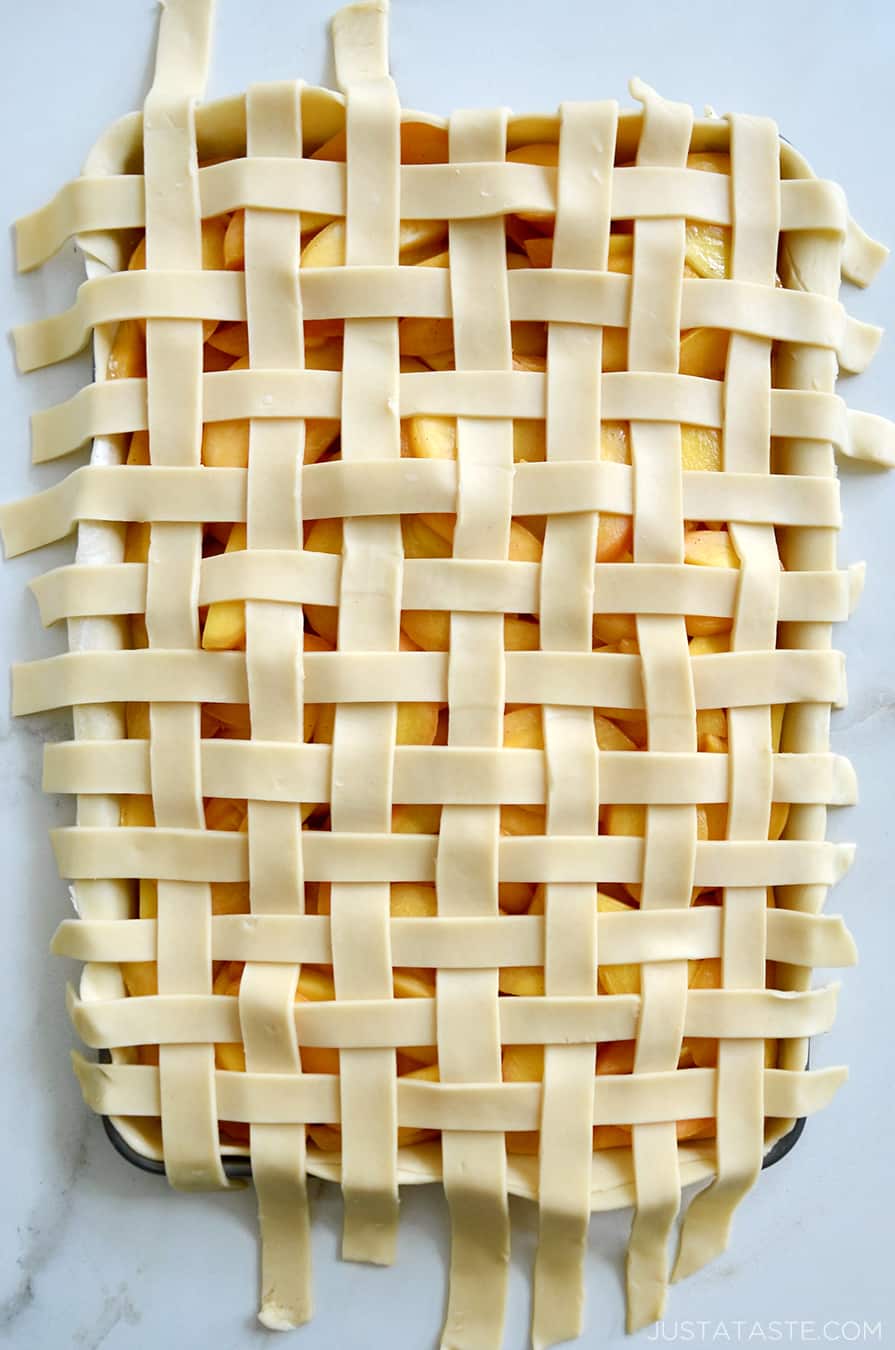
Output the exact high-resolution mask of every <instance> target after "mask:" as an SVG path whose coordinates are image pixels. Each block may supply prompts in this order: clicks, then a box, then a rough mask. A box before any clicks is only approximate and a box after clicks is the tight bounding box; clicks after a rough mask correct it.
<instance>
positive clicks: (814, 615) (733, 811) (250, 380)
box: [0, 0, 893, 1350]
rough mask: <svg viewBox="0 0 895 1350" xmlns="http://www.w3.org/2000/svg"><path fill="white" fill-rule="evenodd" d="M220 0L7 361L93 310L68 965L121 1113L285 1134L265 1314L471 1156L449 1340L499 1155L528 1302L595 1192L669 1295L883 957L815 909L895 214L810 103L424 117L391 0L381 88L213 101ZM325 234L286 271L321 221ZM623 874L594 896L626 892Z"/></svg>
mask: <svg viewBox="0 0 895 1350" xmlns="http://www.w3.org/2000/svg"><path fill="white" fill-rule="evenodd" d="M210 29H211V5H210V3H209V2H208V0H167V4H166V7H165V9H164V13H163V17H162V20H161V33H160V40H159V52H158V63H157V70H156V76H155V80H154V83H153V85H152V89H151V91H150V94H149V96H148V98H147V101H146V104H145V107H144V110H143V113H142V116H140V115H136V114H135V115H134V116H132V117H130V118H127V119H124V120H123V121H122V122H121V123H120V124H118V126H116V127H115V128H113V129H112V131H111V132H110V133H109V134H108V135H107V136H106V137H104V138H103V140H102V141H101V142H100V143H99V145H98V146H97V148H96V149H95V150H94V152H93V154H92V155H91V159H90V161H89V163H88V165H87V168H86V170H85V173H84V175H83V176H82V177H80V178H79V179H78V180H76V181H75V182H73V183H71V184H69V185H68V186H67V187H66V188H65V189H63V190H62V192H60V193H59V195H58V196H57V197H56V198H55V199H54V201H53V202H51V203H50V205H48V206H47V207H45V208H44V209H43V210H41V211H39V212H37V213H35V214H34V215H33V216H31V217H29V218H27V219H26V220H24V221H22V222H20V224H19V234H18V242H19V260H20V264H21V265H22V267H24V268H29V267H33V266H36V265H37V264H39V263H40V262H42V261H44V260H45V259H46V258H47V257H48V256H49V255H50V254H51V253H53V252H54V251H55V250H56V249H57V248H58V247H59V246H60V245H61V243H62V242H63V241H64V240H65V239H67V238H69V237H71V236H74V235H76V236H78V237H79V239H80V242H81V244H82V247H83V248H84V251H85V253H86V254H87V257H88V272H89V277H88V280H87V281H86V282H85V284H84V285H83V286H82V287H81V288H80V290H79V293H78V297H77V302H76V304H75V305H74V306H73V308H72V309H70V310H69V311H67V312H66V313H64V314H62V315H59V316H56V317H53V318H48V319H45V320H42V321H40V322H37V323H33V324H30V325H29V326H27V327H25V328H23V329H20V330H19V331H18V332H17V334H16V343H17V352H18V358H19V362H20V365H21V366H22V368H23V369H31V368H34V367H37V366H41V365H46V364H48V363H51V362H55V361H59V360H62V359H64V358H66V357H68V356H70V355H72V354H73V353H74V352H75V351H77V350H78V349H80V348H81V347H82V346H83V345H84V344H85V343H86V341H87V340H88V337H89V336H90V334H91V333H93V335H94V343H95V352H96V357H97V362H96V371H97V373H96V382H95V383H93V384H91V385H90V386H88V387H87V388H85V389H84V390H82V391H81V392H80V393H79V394H78V395H77V396H76V397H75V398H73V399H72V400H70V401H69V402H68V403H66V404H64V405H61V406H59V407H57V408H53V409H50V410H49V411H46V412H44V413H41V414H38V415H37V416H36V417H35V419H34V428H33V430H34V456H35V459H36V460H39V461H40V460H50V459H54V458H57V457H60V456H64V455H67V454H69V453H71V452H73V451H75V450H77V449H78V448H79V447H81V446H82V445H84V444H85V442H87V441H90V440H91V439H94V438H95V439H94V446H93V452H92V456H91V462H90V463H89V465H85V466H84V467H81V468H78V469H76V470H75V471H74V472H72V473H71V474H70V475H69V476H68V477H67V478H65V479H64V480H63V481H62V482H60V483H59V484H58V485H57V486H56V487H53V488H51V489H49V490H48V491H45V492H43V493H40V494H38V495H37V496H36V497H34V498H32V499H30V500H28V501H25V502H20V503H17V504H16V505H14V506H12V507H7V508H6V509H5V510H4V512H3V514H2V521H0V523H2V527H3V534H4V538H5V542H6V547H7V551H8V552H9V553H18V552H22V551H24V550H27V549H30V548H35V547H37V546H39V545H42V544H45V543H48V542H50V541H51V540H54V539H57V538H60V537H62V536H63V535H65V534H66V533H68V532H69V531H70V530H72V529H73V528H75V526H77V528H78V537H79V546H78V555H77V561H76V562H75V564H74V565H72V566H66V567H61V568H58V569H56V570H55V571H52V572H50V573H48V574H47V575H45V576H44V577H42V578H41V579H40V580H39V581H38V582H37V583H35V591H36V593H37V597H38V601H39V604H40V606H41V612H42V615H43V618H44V619H45V621H46V622H56V621H60V620H63V619H64V620H67V621H68V625H69V637H70V647H71V650H70V651H69V652H68V653H66V654H65V655H61V656H57V657H53V658H51V659H48V660H44V661H38V662H33V663H31V664H29V665H26V666H22V667H19V668H17V670H16V671H15V673H14V700H15V706H16V710H17V711H18V712H20V713H27V712H34V711H39V710H42V709H47V708H52V707H60V706H71V707H72V708H73V709H74V730H75V736H74V739H73V740H72V741H71V742H68V743H65V744H61V745H51V746H48V747H47V750H46V763H45V777H46V786H47V788H48V790H50V791H52V792H67V793H72V794H74V795H75V796H76V798H77V810H78V816H77V824H76V825H75V826H74V827H72V828H66V829H61V830H59V831H57V832H56V835H55V840H54V843H55V848H56V852H57V855H58V859H59V864H60V869H61V871H62V873H63V874H64V875H65V876H67V877H70V878H73V879H74V883H75V890H74V894H75V896H76V900H77V906H78V911H79V917H78V918H77V919H72V920H69V921H66V922H64V923H63V924H62V926H61V928H60V930H59V932H58V934H57V938H56V941H55V947H56V949H57V950H58V951H60V952H63V953H66V954H68V955H72V956H76V957H79V958H81V959H83V960H84V961H85V962H86V963H87V964H86V966H85V969H84V973H83V977H82V981H81V986H80V991H79V993H78V994H74V993H72V994H71V995H70V1011H71V1014H72V1016H73V1019H74V1022H75V1025H76V1027H77V1029H78V1031H79V1032H80V1034H81V1036H82V1038H83V1039H84V1040H85V1041H86V1042H87V1044H88V1045H89V1046H91V1047H94V1048H97V1049H100V1050H102V1051H105V1052H107V1053H106V1054H105V1055H104V1056H103V1057H102V1058H101V1060H100V1062H93V1061H88V1060H86V1059H84V1058H82V1057H80V1056H76V1057H75V1067H76V1071H77V1073H78V1076H79V1078H80V1080H81V1083H82V1086H83V1089H84V1094H85V1097H86V1099H87V1101H88V1102H89V1104H90V1105H91V1106H92V1107H93V1108H94V1109H95V1110H97V1111H101V1112H104V1113H107V1114H110V1115H112V1116H114V1117H116V1118H117V1119H118V1125H119V1128H120V1129H121V1130H122V1131H123V1132H124V1133H125V1135H126V1137H127V1138H128V1139H129V1140H130V1141H131V1142H132V1143H136V1145H137V1146H138V1147H139V1148H140V1149H141V1150H142V1151H143V1152H144V1153H146V1154H147V1155H148V1156H155V1157H157V1158H161V1159H163V1160H164V1165H165V1168H166V1171H167V1175H168V1177H169V1179H170V1181H171V1182H172V1184H173V1185H175V1186H179V1187H184V1188H195V1189H199V1188H205V1187H217V1186H226V1185H227V1184H228V1179H227V1174H226V1171H225V1161H224V1160H225V1159H226V1158H228V1157H230V1156H233V1155H240V1154H241V1155H243V1156H245V1155H248V1156H249V1157H250V1159H251V1167H252V1174H253V1179H254V1185H255V1187H256V1190H257V1193H258V1200H259V1211H260V1223H261V1229H262V1237H263V1268H262V1300H261V1313H260V1316H261V1319H262V1321H263V1322H264V1323H265V1324H266V1325H268V1326H270V1327H279V1328H285V1327H290V1326H294V1325H297V1324H299V1323H301V1322H302V1321H304V1320H306V1319H307V1318H308V1317H309V1316H310V1313H311V1274H310V1262H309V1231H308V1223H309V1218H308V1202H307V1193H306V1178H307V1175H308V1174H309V1173H316V1174H317V1175H320V1176H324V1177H330V1178H335V1179H339V1180H340V1181H341V1186H342V1191H343V1195H344V1205H345V1210H344V1244H343V1250H344V1255H345V1256H346V1257H347V1258H350V1259H356V1260H369V1261H374V1262H379V1263H387V1262H390V1261H391V1260H392V1258H393V1254H394V1247H395V1236H396V1230H397V1222H398V1194H399V1184H400V1183H401V1182H411V1181H424V1180H432V1179H438V1178H441V1179H443V1185H444V1190H445V1192H446V1195H447V1200H448V1205H449V1208H450V1216H451V1228H452V1257H451V1280H450V1297H449V1306H448V1310H447V1322H446V1328H445V1331H444V1337H443V1344H444V1345H445V1346H451V1347H466V1348H467V1350H472V1348H473V1347H475V1348H476V1350H486V1348H488V1347H497V1346H498V1345H499V1343H500V1338H501V1330H502V1322H503V1309H504V1301H505V1290H506V1274H507V1262H508V1252H509V1237H510V1235H509V1219H508V1199H507V1197H508V1194H510V1193H517V1194H521V1195H526V1196H529V1197H530V1198H532V1199H535V1200H536V1201H537V1204H538V1206H539V1216H540V1240H539V1247H538V1255H537V1259H536V1264H535V1270H534V1311H533V1332H532V1335H533V1341H534V1343H535V1344H536V1345H538V1346H546V1345H549V1344H552V1343H554V1342H556V1341H560V1340H564V1339H566V1338H569V1337H572V1336H575V1335H576V1334H577V1333H578V1332H579V1330H580V1328H581V1324H582V1286H583V1273H584V1257H585V1250H586V1236H587V1227H588V1222H589V1218H590V1214H591V1211H592V1209H601V1208H610V1207H613V1206H615V1205H620V1204H625V1203H629V1202H630V1203H633V1205H634V1218H633V1225H632V1231H631V1241H630V1248H629V1256H628V1276H627V1278H628V1307H629V1324H630V1326H631V1327H632V1328H634V1327H638V1326H641V1325H643V1324H644V1323H646V1322H648V1321H650V1320H652V1319H655V1318H657V1317H659V1316H660V1315H661V1313H662V1309H663V1306H664V1300H665V1291H666V1284H667V1280H668V1259H669V1256H668V1252H669V1245H670V1240H671V1236H672V1230H673V1226H674V1223H675V1221H676V1219H677V1215H678V1211H679V1208H680V1202H681V1187H682V1185H683V1184H685V1183H686V1182H689V1181H693V1180H698V1179H708V1178H712V1179H711V1180H710V1181H709V1184H708V1185H707V1186H706V1187H705V1188H704V1189H703V1190H702V1191H701V1192H700V1193H699V1194H698V1195H697V1196H696V1198H695V1199H694V1200H693V1201H692V1203H691V1204H690V1206H689V1208H688V1210H687V1213H686V1215H685V1216H684V1218H683V1223H682V1228H681V1234H680V1242H679V1248H678V1252H677V1257H676V1264H675V1266H674V1275H675V1276H677V1277H679V1276H682V1275H686V1274H688V1273H690V1272H692V1271H695V1270H697V1269H698V1268H699V1267H701V1266H702V1265H703V1264H705V1263H706V1262H707V1261H709V1260H711V1259H712V1257H713V1256H715V1255H716V1254H717V1253H718V1252H720V1251H721V1250H722V1249H723V1248H724V1246H725V1244H726V1242H727V1237H728V1229H729V1225H730V1220H731V1216H732V1213H733V1211H734V1209H735V1207H736V1205H737V1204H738V1202H739V1200H740V1199H741V1198H742V1196H743V1194H744V1193H745V1192H746V1191H747V1190H748V1189H749V1187H750V1186H751V1185H752V1184H753V1182H754V1181H755V1179H756V1177H757V1175H758V1172H759V1169H760V1168H761V1165H762V1160H763V1156H764V1154H765V1152H766V1150H767V1148H768V1147H769V1146H770V1144H771V1143H772V1142H774V1141H775V1140H776V1139H778V1138H779V1137H781V1135H782V1134H783V1133H785V1131H786V1129H787V1128H788V1124H789V1123H790V1122H791V1121H792V1119H793V1118H794V1117H797V1116H801V1115H805V1114H808V1113H810V1112H812V1111H814V1110H816V1109H818V1108H819V1107H821V1106H823V1105H824V1104H825V1103H826V1102H827V1101H828V1100H829V1098H830V1097H831V1095H832V1093H833V1092H834V1090H835V1088H836V1087H837V1086H838V1084H839V1083H840V1081H841V1079H842V1078H843V1077H844V1071H840V1070H836V1069H826V1070H822V1071H817V1072H809V1071H808V1070H806V1068H805V1063H806V1038H807V1037H809V1036H810V1035H812V1034H814V1033H818V1032H821V1031H823V1030H824V1029H825V1028H826V1027H828V1026H829V1024H830V1022H831V1019H832V1016H833V1011H834V1000H835V986H829V987H825V988H820V989H816V990H812V989H811V988H810V978H811V970H812V967H813V966H815V965H817V964H820V965H824V966H835V965H847V964H849V963H850V962H851V961H852V960H853V959H854V950H853V945H852V942H851V939H850V937H849V935H848V933H847V931H846V929H845V928H844V926H843V924H842V921H841V920H840V919H838V918H835V917H828V916H825V915H823V914H822V913H821V910H822V908H823V903H824V900H825V897H826V892H827V889H828V887H829V886H830V885H831V884H832V883H833V882H835V881H836V879H837V878H838V877H839V876H840V875H841V874H842V872H843V870H844V868H845V867H846V865H847V863H848V859H849V851H848V849H847V848H846V847H844V846H842V845H837V844H833V843H830V842H827V841H826V840H825V837H824V835H825V824H826V808H827V807H828V806H830V805H835V804H838V803H843V802H849V801H851V800H852V799H853V792H854V782H853V775H852V772H851V769H850V767H849V765H848V764H847V763H846V762H845V761H844V760H842V759H841V758H839V757H837V756H835V755H832V754H831V753H830V751H829V741H828V730H829V716H830V707H831V705H832V704H834V703H837V702H841V701H842V700H843V697H844V684H843V664H842V659H841V657H840V655H839V654H838V653H837V652H835V651H834V650H833V649H832V647H831V625H832V623H833V622H836V621H839V620H842V619H844V618H845V617H847V615H848V613H849V610H850V608H851V605H852V602H853V600H854V598H855V597H856V595H857V592H858V590H859V589H860V572H859V571H858V570H852V571H851V572H841V571H838V570H837V565H836V528H837V525H838V520H839V506H838V485H837V480H836V470H835V463H834V452H841V453H845V454H853V455H856V456H859V457H863V458H868V459H874V460H876V461H877V462H880V463H885V462H887V461H888V460H889V458H890V457H891V453H892V448H893V435H892V428H891V427H890V426H889V424H888V423H885V422H883V421H882V419H879V418H873V417H869V416H866V415H862V414H856V413H850V412H848V411H847V410H846V409H845V407H844V404H843V403H842V401H841V399H840V398H839V397H838V396H837V395H836V394H835V392H834V385H835V378H836V374H837V366H838V365H842V366H844V367H846V368H847V369H849V370H859V369H861V368H862V367H863V366H864V365H865V364H866V362H867V361H868V360H869V359H870V357H871V356H872V354H873V351H874V349H875V347H876V344H877V341H878V338H879V332H878V330H876V329H872V328H870V327H868V326H867V325H864V324H860V323H858V322H856V321H854V320H852V319H850V318H849V317H848V316H847V315H846V313H845V311H844V309H843V308H842V306H841V304H840V302H839V299H838V289H839V280H840V273H841V272H844V273H845V275H847V276H848V277H849V278H850V279H852V280H855V281H857V282H859V283H861V284H863V283H865V282H867V281H869V280H870V279H871V276H872V274H873V273H874V271H875V270H876V267H877V266H878V265H879V263H880V262H881V261H882V258H883V255H884V250H882V249H881V248H880V247H879V246H878V245H875V244H873V243H872V242H871V241H870V240H869V239H867V238H866V236H864V235H863V234H862V233H861V231H860V230H859V229H858V228H857V226H855V225H854V223H853V222H852V221H850V220H849V218H848V215H847V212H846V208H845V204H844V200H843V197H842V194H841V192H840V191H839V189H838V188H837V187H836V186H835V185H833V184H831V183H828V182H824V181H821V180H818V179H817V178H815V177H814V175H813V174H812V173H811V171H810V169H809V168H808V166H807V165H806V164H805V163H804V161H802V160H801V159H800V158H799V156H798V155H797V154H796V153H795V152H794V151H793V150H792V149H791V148H790V147H788V146H786V145H785V144H783V143H781V141H780V139H779V137H778V133H777V130H776V128H775V126H774V125H773V123H771V122H769V121H767V120H764V119H760V118H753V117H741V116H733V117H729V118H724V119H720V118H707V119H702V120H698V119H694V117H693V114H692V112H691V110H690V109H689V108H688V107H685V106H683V105H680V104H672V103H668V102H665V101H664V100H662V99H661V98H659V97H658V96H657V95H656V94H655V93H653V92H652V90H650V89H649V88H647V87H646V86H644V85H641V84H639V83H638V82H635V83H634V84H633V85H632V93H633V95H634V97H635V99H636V100H637V101H638V102H639V104H640V105H641V108H640V110H638V111H637V112H628V113H622V114H620V113H619V111H618V109H617V107H616V105H615V104H614V103H611V102H595V103H569V104H564V105H563V106H562V107H561V108H560V110H559V114H558V116H556V117H549V118H548V117H541V118H511V117H509V115H508V114H507V113H506V112H504V111H500V110H496V109H494V110H487V111H477V112H459V113H456V114H454V115H453V116H452V117H451V118H450V119H449V121H448V122H447V123H446V124H445V123H443V122H440V121H438V120H437V119H434V118H429V117H426V116H423V115H420V114H413V115H408V114H403V113H402V111H401V108H400V105H399V103H398V99H397V96H396V93H395V88H394V85H393V83H392V81H391V79H390V77H389V75H388V69H387V59H386V16H385V9H384V6H383V5H382V4H370V5H362V6H358V7H355V8H351V9H347V10H343V11H342V12H341V13H340V14H339V15H338V16H337V17H336V19H335V23H334V35H335V47H336V64H337V73H338V78H339V82H340V84H341V86H342V89H343V91H344V98H341V97H340V96H338V95H335V94H330V93H327V92H326V91H323V90H314V89H308V88H306V87H304V86H301V85H299V84H292V83H283V84H273V85H258V86H254V87H252V88H251V89H250V90H249V91H248V93H247V94H246V95H245V97H244V98H238V99H231V100H227V101H225V102H222V103H218V104H210V105H204V106H203V105H199V103H198V100H199V97H200V95H201V93H202V90H203V87H204V82H205V69H206V64H207V57H208V50H209V43H210ZM299 259H300V263H301V265H300V266H299ZM598 888H599V889H598Z"/></svg>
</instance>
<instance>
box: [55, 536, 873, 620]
mask: <svg viewBox="0 0 895 1350" xmlns="http://www.w3.org/2000/svg"><path fill="white" fill-rule="evenodd" d="M341 566H342V560H341V557H340V556H339V555H335V554H329V553H314V552H311V551H310V550H307V551H305V552H303V553H296V552H291V551H289V550H286V549H283V550H276V549H264V550H261V549H253V550H251V551H247V550H244V551H242V552H239V553H219V554H218V555H217V556H216V557H212V558H205V559H203V560H202V563H201V565H200V574H199V604H200V605H208V604H212V603H214V602H215V601H218V600H277V601H280V602H282V603H285V604H306V605H310V604H314V605H332V606H335V605H337V604H338V600H339V584H340V578H341ZM540 570H541V569H540V564H539V563H527V562H506V561H495V560H491V559H472V558H406V559H405V560H404V567H403V569H402V577H401V580H402V592H401V608H402V609H430V610H437V611H442V612H443V611H447V612H450V611H451V610H462V611H464V612H466V613H480V614H493V613H498V614H499V613H504V614H538V613H540V609H541V595H540V590H541V588H540ZM859 577H860V573H859V572H858V571H853V570H851V569H850V570H849V571H847V572H845V571H842V572H785V573H783V575H782V576H781V577H780V610H779V617H780V620H781V622H792V623H840V622H842V621H843V620H844V619H847V618H848V616H849V614H850V613H851V612H852V609H853V608H854V600H855V598H856V591H857V588H858V584H859ZM739 579H740V573H739V570H738V569H737V568H728V567H696V566H692V565H689V564H685V563H638V564H637V565H636V566H632V565H631V564H630V563H600V564H598V565H596V566H595V568H594V598H593V609H594V613H595V614H629V613H639V614H687V615H703V616H706V617H712V618H726V619H729V618H732V617H733V615H734V613H735V612H736V600H737V588H738V586H739ZM30 585H31V589H32V591H33V592H34V594H35V596H36V597H37V602H38V605H39V607H40V616H41V619H42V621H43V623H44V624H52V623H58V621H59V620H60V619H73V618H81V617H87V616H94V617H98V616H100V615H111V614H143V613H145V610H146V564H145V563H98V564H89V565H86V566H85V565H83V564H70V565H67V566H63V567H59V568H55V569H54V570H53V571H51V572H45V573H43V575H41V576H39V577H36V578H35V579H34V580H33V581H32V582H31V583H30Z"/></svg>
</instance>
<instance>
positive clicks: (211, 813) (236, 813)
mask: <svg viewBox="0 0 895 1350" xmlns="http://www.w3.org/2000/svg"><path fill="white" fill-rule="evenodd" d="M247 810H248V808H247V806H246V803H245V802H244V801H237V800H234V799H231V798H229V797H209V798H208V800H207V801H206V803H205V825H206V828H207V829H209V830H241V829H242V828H243V827H244V825H245V823H246V813H247Z"/></svg>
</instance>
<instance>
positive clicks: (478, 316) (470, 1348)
mask: <svg viewBox="0 0 895 1350" xmlns="http://www.w3.org/2000/svg"><path fill="white" fill-rule="evenodd" d="M448 135H449V152H450V158H451V162H452V163H453V162H458V163H464V162H467V163H468V162H473V163H475V162H481V161H484V162H489V163H499V162H500V161H501V160H502V159H503V158H504V155H505V153H506V114H505V113H501V112H499V111H497V110H495V111H493V112H472V111H470V112H458V113H454V114H453V116H452V117H451V119H450V122H449V128H448ZM449 228H450V233H449V247H450V282H451V298H452V310H453V317H454V324H453V340H454V354H455V360H456V365H457V367H458V368H459V369H461V370H463V369H469V370H474V371H483V370H484V371H490V370H498V371H509V370H510V369H511V367H512V351H511V346H510V311H509V301H508V293H507V273H506V260H505V248H506V243H505V237H504V229H503V222H502V221H500V220H497V219H493V220H484V221H468V220H459V221H455V220H452V221H451V223H450V227H449ZM512 476H513V428H512V423H511V422H509V421H502V420H493V419H492V420H484V419H481V420H480V419H478V418H460V419H458V422H457V496H456V503H455V505H454V506H453V507H452V510H454V511H455V512H456V526H455V529H454V540H453V554H454V556H455V557H458V558H463V559H476V558H496V559H502V558H506V555H507V550H508V547H509V538H510V517H511V512H512ZM503 642H504V638H503V617H502V615H498V614H494V613H487V612H486V613H479V614H471V613H463V612H460V613H453V614H452V615H451V621H450V652H449V656H448V688H447V694H448V719H449V721H448V745H449V746H458V747H459V746H488V747H496V746H499V745H500V744H501V741H502V738H503V712H504V701H505V697H506V695H505V683H506V668H505V662H504V646H503ZM499 827H500V812H499V809H498V808H497V807H496V806H481V805H480V806H476V805H456V806H455V805H448V806H445V807H444V808H443V809H442V813H441V828H440V832H439V839H438V853H437V859H436V873H435V883H436V896H437V905H438V913H439V915H452V916H461V915H481V916H483V917H490V916H495V915H496V914H497V913H498V896H497V878H498V854H499ZM497 981H498V971H497V969H496V967H495V968H491V969H486V970H468V971H459V970H438V971H437V974H436V991H435V1004H436V1015H437V1049H438V1066H439V1075H440V1078H441V1081H442V1082H443V1083H445V1084H447V1083H469V1082H473V1083H476V1082H477V1083H482V1084H485V1083H496V1084H499V1083H500V1081H501V1042H500V1027H499V1007H498V984H497ZM441 1153H442V1171H443V1176H444V1189H445V1194H446V1196H447V1201H448V1206H449V1209H450V1215H451V1267H450V1290H449V1294H448V1306H447V1313H446V1317H445V1325H444V1329H443V1331H442V1339H441V1345H442V1350H499V1347H500V1345H501V1342H502V1339H503V1319H504V1305H505V1301H506V1285H507V1268H508V1261H509V1246H510V1231H509V1226H510V1221H509V1209H508V1201H507V1174H506V1144H505V1140H504V1138H503V1137H502V1135H501V1134H500V1132H499V1131H497V1130H495V1131H494V1132H493V1133H487V1134H481V1135H475V1134H471V1133H468V1132H467V1131H466V1130H465V1129H463V1128H461V1130H460V1131H459V1132H454V1131H450V1132H447V1133H444V1134H443V1135H442V1139H441Z"/></svg>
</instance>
